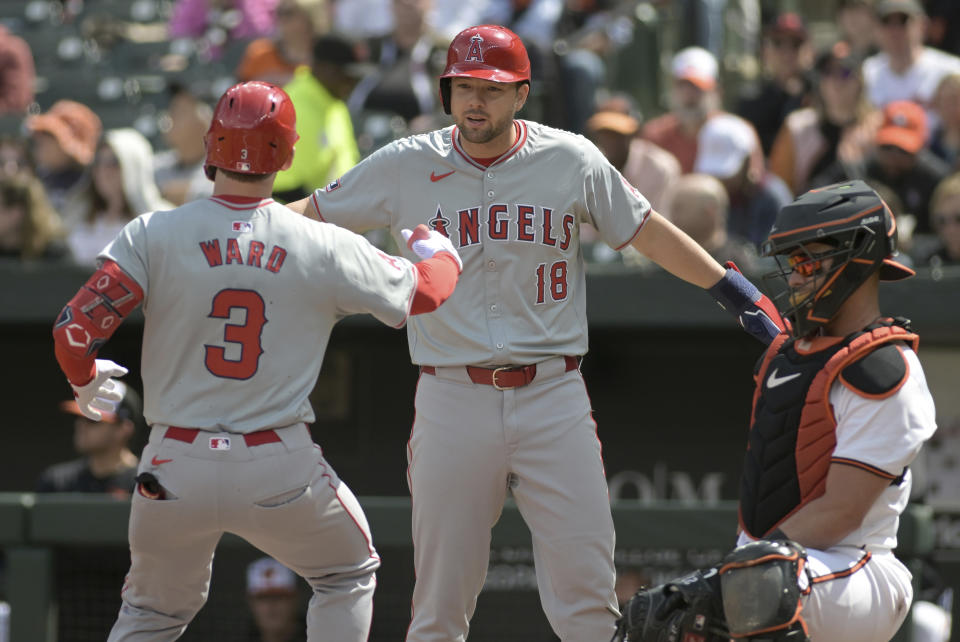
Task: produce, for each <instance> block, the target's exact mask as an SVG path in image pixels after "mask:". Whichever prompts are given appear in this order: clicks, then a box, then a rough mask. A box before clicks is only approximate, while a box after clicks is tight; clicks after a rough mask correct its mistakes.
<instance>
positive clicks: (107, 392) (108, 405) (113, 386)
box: [70, 359, 127, 421]
mask: <svg viewBox="0 0 960 642" xmlns="http://www.w3.org/2000/svg"><path fill="white" fill-rule="evenodd" d="M95 363H96V368H97V374H96V375H94V377H93V379H91V380H90V383H88V384H86V385H84V386H75V385H73V384H70V386H71V387H72V388H73V396H74V397H76V399H77V406H78V407H79V408H80V412H82V413H83V414H84V416H85V417H87V418H88V419H92V420H94V421H100V420H101V419H102V418H103V415H102V414H100V411H102V410H106V411H108V412H112V411H113V409H114V408H115V407H116V405H117V402H119V401H120V400H121V399H122V398H123V388H122V387H121V386H119V385H118V383H117V381H115V380H114V377H122V376H123V375H125V374H127V369H126V368H124V367H123V366H121V365H119V364H116V363H114V362H113V361H110V360H109V359H97V360H96V362H95Z"/></svg>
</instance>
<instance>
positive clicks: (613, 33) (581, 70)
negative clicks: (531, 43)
mask: <svg viewBox="0 0 960 642" xmlns="http://www.w3.org/2000/svg"><path fill="white" fill-rule="evenodd" d="M618 9H619V7H618V3H617V2H615V1H614V0H587V1H584V0H566V1H565V2H564V3H563V10H562V11H561V13H560V17H559V18H558V19H557V22H556V31H555V33H554V43H553V47H552V50H553V52H554V54H555V56H554V59H553V62H554V64H555V66H556V74H557V77H558V80H559V81H558V82H557V84H556V86H555V87H554V92H553V93H554V94H555V96H556V97H557V98H558V99H559V101H560V105H561V107H562V110H561V120H560V122H559V123H558V125H559V127H560V128H561V129H566V130H568V131H572V132H575V133H578V134H582V133H584V132H585V129H584V128H585V127H586V121H587V119H588V118H589V117H590V115H591V114H593V112H594V111H595V109H596V101H597V93H598V91H599V90H600V89H601V88H603V86H604V84H605V83H606V81H607V65H606V60H607V59H608V58H610V57H611V56H612V54H613V53H614V52H615V51H616V49H617V48H619V47H621V46H623V45H624V44H627V43H628V42H629V40H630V38H632V33H630V32H629V31H626V30H622V29H620V28H619V26H618V25H620V24H622V23H621V22H618V19H619V13H618Z"/></svg>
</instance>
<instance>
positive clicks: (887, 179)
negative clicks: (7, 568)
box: [866, 100, 950, 234]
mask: <svg viewBox="0 0 960 642" xmlns="http://www.w3.org/2000/svg"><path fill="white" fill-rule="evenodd" d="M926 141H927V117H926V114H925V112H924V109H923V107H921V106H920V105H918V104H917V103H914V102H911V101H909V100H899V101H895V102H892V103H890V104H889V105H887V106H886V107H885V108H884V110H883V125H882V126H881V127H880V129H879V130H878V131H877V135H876V138H875V142H876V146H877V147H876V151H875V152H874V154H873V155H872V157H871V158H869V159H868V160H867V166H866V174H867V180H869V181H874V182H877V183H881V184H883V185H886V186H887V187H889V188H890V189H891V190H893V192H894V193H896V195H897V196H898V197H900V200H901V201H902V202H903V205H904V208H905V211H906V212H909V213H910V214H912V215H913V217H914V218H915V219H916V227H915V229H914V232H915V233H923V234H927V233H929V232H931V229H930V222H929V219H930V217H929V209H930V197H931V196H932V195H933V190H934V189H935V188H936V187H937V183H939V182H940V181H941V180H942V179H944V178H945V177H946V176H947V174H949V173H950V168H949V166H948V165H947V164H946V163H944V162H943V161H942V160H941V159H939V158H937V157H936V156H935V155H934V154H933V153H932V152H931V151H930V150H929V149H927V147H926V144H927V143H926Z"/></svg>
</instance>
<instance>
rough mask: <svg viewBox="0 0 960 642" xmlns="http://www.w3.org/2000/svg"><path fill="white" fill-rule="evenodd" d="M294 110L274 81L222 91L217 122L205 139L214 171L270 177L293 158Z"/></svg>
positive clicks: (208, 164) (207, 165)
mask: <svg viewBox="0 0 960 642" xmlns="http://www.w3.org/2000/svg"><path fill="white" fill-rule="evenodd" d="M296 120H297V116H296V112H295V110H294V108H293V102H291V100H290V96H288V95H287V93H286V92H285V91H283V90H282V89H280V87H277V86H276V85H271V84H270V83H265V82H259V81H253V82H242V83H239V84H236V85H234V86H233V87H231V88H230V89H228V90H227V91H225V92H224V93H223V96H221V97H220V101H219V102H217V107H216V109H214V111H213V122H211V123H210V129H209V130H207V135H206V137H205V138H204V141H205V142H206V145H207V158H206V161H205V162H204V168H205V169H206V171H207V176H208V177H211V179H212V175H213V172H212V171H211V168H212V167H219V168H221V169H226V170H229V171H231V172H237V173H239V174H272V173H273V172H276V171H279V170H280V169H281V168H282V167H283V166H284V165H285V164H286V162H287V161H288V160H289V159H290V156H291V155H292V154H293V144H294V143H296V142H297V139H298V138H300V136H299V135H298V134H297V131H296Z"/></svg>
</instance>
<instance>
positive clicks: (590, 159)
mask: <svg viewBox="0 0 960 642" xmlns="http://www.w3.org/2000/svg"><path fill="white" fill-rule="evenodd" d="M515 127H516V128H517V134H518V136H517V142H516V144H515V145H514V146H513V147H512V148H511V149H509V150H508V151H507V152H506V153H504V154H503V155H502V156H501V157H499V158H498V159H497V160H496V161H495V162H493V163H492V164H491V165H490V166H489V167H484V166H483V165H481V164H480V163H477V162H476V161H474V160H473V159H472V158H470V156H469V155H468V154H467V153H466V152H465V151H464V150H463V148H462V147H461V146H460V145H459V142H458V139H457V128H456V126H452V127H448V128H445V129H441V130H437V131H434V132H431V133H428V134H421V135H417V136H411V137H408V138H404V139H401V140H398V141H394V142H393V143H390V144H389V145H386V146H384V147H382V148H380V149H379V150H377V151H376V152H375V153H373V154H371V155H370V156H369V157H367V158H366V159H364V160H363V161H361V162H360V163H359V164H358V165H356V166H355V167H353V168H352V169H351V170H350V171H348V172H347V173H346V174H345V175H344V176H343V177H341V179H339V180H337V181H334V182H333V183H331V184H330V185H327V186H326V187H325V188H322V189H318V190H316V191H315V192H314V194H313V197H312V198H313V204H314V205H315V206H316V208H317V211H318V212H320V216H321V217H323V219H324V220H326V221H329V222H331V223H336V224H337V225H342V226H344V227H347V228H349V229H351V230H354V231H365V230H368V229H373V228H378V227H384V226H389V227H390V230H391V232H392V234H393V236H394V238H395V239H396V241H397V245H398V246H399V247H401V248H403V251H404V252H405V253H406V255H407V256H411V257H412V254H411V253H410V251H409V250H408V249H407V248H406V244H405V243H403V241H402V239H401V237H400V230H401V229H403V228H409V229H413V228H414V227H415V226H416V225H417V224H419V223H424V224H426V225H427V226H429V227H430V228H432V229H434V230H437V231H438V232H440V233H442V234H445V235H446V236H448V237H449V238H450V240H451V241H452V242H453V245H454V246H456V247H457V248H458V251H459V253H460V257H461V258H462V259H463V272H462V273H461V274H460V280H459V281H458V282H457V287H456V290H455V291H454V293H453V295H452V296H451V297H450V298H449V299H448V300H447V301H446V302H445V303H444V304H443V306H441V307H440V308H439V309H437V310H436V311H434V312H431V313H429V314H422V315H417V316H416V317H414V318H413V319H411V320H410V323H409V324H408V326H407V332H408V337H409V345H410V356H411V358H412V360H413V362H414V363H417V364H423V365H434V366H456V365H488V366H494V365H503V364H529V363H535V362H537V361H540V360H543V359H545V358H547V357H550V356H553V355H559V354H566V355H580V354H584V353H585V352H586V351H587V314H586V288H585V278H584V261H583V254H582V252H581V249H580V234H579V232H580V230H579V224H580V223H581V222H583V223H590V224H592V225H593V226H594V227H596V228H597V230H598V232H599V234H600V237H601V238H602V239H603V241H604V242H606V243H607V244H609V245H610V246H611V247H614V248H616V249H621V248H623V247H625V246H626V245H628V244H629V243H630V242H631V241H632V240H633V239H634V238H635V237H636V235H637V234H638V233H639V231H640V229H641V227H642V226H643V224H644V222H645V221H646V219H647V216H648V214H649V212H650V204H649V203H648V202H647V199H646V198H644V196H643V195H642V194H641V193H640V192H639V191H637V190H636V189H635V188H634V187H633V186H631V185H630V184H629V183H628V182H627V181H626V180H625V179H624V178H623V177H622V176H621V175H620V172H618V171H617V170H616V168H614V167H613V166H612V165H611V164H610V163H609V162H608V161H607V159H606V158H605V157H604V156H603V154H602V153H601V152H600V150H599V149H597V147H596V146H595V145H593V143H591V142H590V141H588V140H587V139H586V138H584V137H582V136H578V135H576V134H571V133H569V132H565V131H561V130H558V129H553V128H551V127H547V126H545V125H541V124H538V123H535V122H529V121H523V120H517V121H515Z"/></svg>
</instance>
